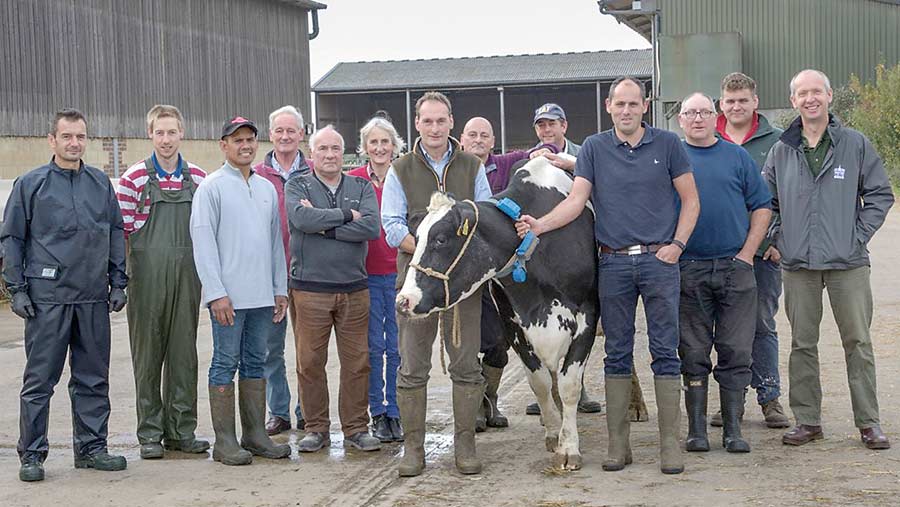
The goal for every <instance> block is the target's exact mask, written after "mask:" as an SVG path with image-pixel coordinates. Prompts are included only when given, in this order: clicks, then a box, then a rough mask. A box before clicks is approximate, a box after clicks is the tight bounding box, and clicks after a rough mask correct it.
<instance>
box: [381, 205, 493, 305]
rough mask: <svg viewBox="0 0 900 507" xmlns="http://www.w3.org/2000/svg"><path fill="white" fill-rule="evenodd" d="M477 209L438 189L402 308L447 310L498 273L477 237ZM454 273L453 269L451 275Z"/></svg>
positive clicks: (419, 232) (419, 236)
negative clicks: (495, 272) (495, 271)
mask: <svg viewBox="0 0 900 507" xmlns="http://www.w3.org/2000/svg"><path fill="white" fill-rule="evenodd" d="M478 220H479V217H478V213H477V210H476V208H475V206H474V204H473V203H471V202H470V201H466V202H456V201H455V200H453V198H451V197H449V196H447V195H446V194H442V193H439V192H435V193H434V194H433V195H432V196H431V202H430V203H429V204H428V214H427V215H425V218H424V219H422V222H421V223H420V224H419V225H418V227H417V228H416V232H415V236H416V250H415V252H414V253H413V256H412V261H411V262H410V267H409V270H408V271H407V272H406V279H405V280H404V282H403V287H402V288H401V289H400V293H399V294H397V310H398V311H399V312H400V313H402V314H404V315H407V316H420V317H424V316H425V315H428V314H430V313H433V312H436V311H440V310H446V309H448V308H450V307H452V306H453V305H455V304H456V303H458V302H459V301H461V300H462V299H464V298H466V297H467V296H469V295H470V294H471V293H472V292H474V291H475V290H476V289H478V287H479V286H480V285H481V284H482V283H484V281H485V280H488V279H489V278H491V277H492V276H493V275H494V268H493V267H492V266H491V263H490V261H489V259H488V258H487V256H486V255H485V251H486V245H485V243H484V241H483V240H482V239H481V238H480V237H479V236H478V234H477V229H478ZM448 271H449V273H448Z"/></svg>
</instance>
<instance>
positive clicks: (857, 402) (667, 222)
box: [516, 69, 894, 474]
mask: <svg viewBox="0 0 900 507" xmlns="http://www.w3.org/2000/svg"><path fill="white" fill-rule="evenodd" d="M789 88H790V100H791V104H792V105H793V107H794V109H795V110H796V111H797V112H798V117H797V118H796V119H795V120H794V121H793V122H792V123H791V124H790V126H789V127H788V128H787V130H785V131H784V132H781V131H779V130H776V129H773V128H772V127H771V126H770V125H769V124H768V122H767V121H766V119H765V118H764V117H763V116H762V115H760V114H759V113H758V112H757V111H756V109H757V107H758V104H759V99H758V96H757V95H756V85H755V83H754V81H753V80H752V79H751V78H750V77H749V76H746V75H744V74H741V73H732V74H729V75H728V76H726V77H725V78H724V80H723V82H722V88H721V97H720V100H719V104H720V107H721V110H722V112H721V113H717V111H716V105H715V101H714V100H713V98H711V97H709V96H706V95H704V94H702V93H694V94H691V95H689V96H687V97H685V98H684V100H683V101H682V102H681V110H680V112H679V118H678V121H679V124H680V127H681V129H682V130H683V132H684V140H679V139H678V138H677V137H676V136H675V134H673V133H671V132H666V131H663V130H660V129H657V128H654V127H651V126H649V125H647V124H646V123H643V122H642V121H641V117H642V116H643V114H644V113H646V111H647V107H648V102H647V100H646V98H645V97H646V93H645V90H644V86H643V83H641V82H640V81H638V80H635V79H633V78H629V77H623V78H620V79H618V80H616V81H615V82H613V84H612V85H611V87H610V91H609V97H608V98H607V100H606V109H607V111H608V112H609V114H610V116H611V117H612V121H613V125H614V127H613V128H612V129H610V130H608V131H606V132H601V133H599V134H595V135H592V136H589V137H588V138H587V139H586V140H585V142H584V144H583V145H582V149H581V152H580V154H579V156H578V159H577V162H576V168H575V181H574V184H573V187H572V191H571V193H570V194H569V196H568V197H567V198H566V199H565V200H564V201H563V202H562V203H560V204H559V205H558V206H557V207H556V208H554V209H553V210H552V211H551V212H550V213H548V214H547V215H545V216H543V217H537V218H536V217H532V216H529V215H524V216H523V217H522V218H521V220H520V221H519V222H518V223H517V225H516V227H517V229H518V230H519V233H520V235H524V234H525V233H526V232H528V231H531V232H532V233H534V234H537V235H540V234H545V233H547V232H549V231H552V230H554V229H556V228H559V227H562V226H564V225H565V224H567V223H568V222H570V221H571V220H573V219H574V218H575V217H576V216H577V215H578V213H580V211H581V210H582V209H583V207H584V205H585V203H586V202H587V201H588V200H589V199H590V200H591V201H592V203H593V206H594V210H595V211H596V216H597V220H596V224H595V238H596V240H597V243H598V245H599V247H598V248H599V269H598V272H599V275H598V276H599V293H600V294H599V298H600V319H601V325H602V327H603V331H604V332H605V335H606V342H605V349H606V358H605V364H604V373H605V388H606V402H607V409H608V413H607V427H608V433H609V451H608V457H607V459H606V461H604V462H603V469H604V470H609V471H615V470H621V469H623V468H625V467H626V466H627V465H629V464H630V463H631V462H632V453H631V446H630V442H629V419H628V404H629V401H630V394H631V381H630V374H631V372H632V358H633V349H634V317H635V309H636V304H637V300H638V297H640V298H641V299H642V301H643V304H644V310H645V312H646V316H647V327H648V329H647V334H648V336H649V345H650V355H651V358H652V364H651V368H652V370H653V374H654V381H655V390H656V402H657V409H658V421H659V432H660V440H659V447H660V468H661V471H662V472H663V473H673V474H674V473H681V472H682V471H683V470H684V458H683V453H682V452H681V443H680V436H679V433H680V417H681V411H680V403H681V401H680V400H681V393H682V391H684V392H685V393H686V395H685V405H686V409H687V414H688V428H689V430H688V435H687V439H686V442H685V446H684V447H685V449H686V450H687V451H689V452H703V451H709V450H710V444H709V438H708V432H707V427H706V426H707V420H706V418H707V398H708V390H709V387H708V386H709V384H708V379H709V375H710V373H712V374H713V376H714V378H715V380H716V381H717V383H718V384H719V399H720V407H721V410H720V412H719V413H718V414H716V416H715V417H714V418H713V419H714V421H713V423H714V424H715V423H716V422H717V423H718V425H721V426H724V427H723V431H722V446H723V447H724V448H725V449H726V450H727V451H728V452H749V451H750V445H749V443H748V442H747V441H746V440H745V439H744V438H743V437H742V435H741V420H742V418H743V416H744V395H745V391H746V389H747V387H748V386H752V387H754V388H755V389H756V393H757V401H758V403H759V405H760V406H761V410H762V413H763V416H764V418H765V422H766V424H767V426H769V427H771V428H782V427H788V426H789V424H788V419H787V417H786V416H785V414H784V411H783V409H782V407H781V405H780V403H779V401H778V398H779V396H780V381H779V376H778V340H777V334H776V332H775V321H774V315H775V313H776V311H777V308H778V299H779V295H780V291H781V286H782V283H781V281H782V280H781V277H782V275H783V277H784V292H785V306H786V310H787V317H788V321H789V322H790V325H791V338H792V344H791V356H790V361H789V369H788V373H789V376H790V407H791V410H792V411H793V413H794V418H795V419H796V425H795V426H794V427H793V428H791V429H790V430H789V431H787V432H786V433H785V434H784V435H783V436H782V442H783V443H784V444H786V445H794V446H799V445H804V444H807V443H809V442H812V441H814V440H818V439H821V438H823V436H824V434H823V431H822V421H821V404H822V390H821V385H820V380H819V379H820V376H819V361H818V341H819V326H820V322H821V318H822V290H823V288H824V289H826V290H827V291H828V295H829V300H830V302H831V307H832V311H833V314H834V317H835V320H836V321H837V324H838V331H839V334H840V337H841V343H842V345H843V347H844V352H845V359H846V362H847V373H848V380H849V384H850V396H851V401H852V407H853V414H854V423H855V425H856V426H857V428H858V429H859V433H860V439H861V440H862V443H863V444H864V445H865V446H866V447H867V448H869V449H887V448H889V447H890V441H889V439H888V438H887V436H885V434H884V433H883V432H882V430H881V427H880V420H879V413H878V400H877V394H876V388H875V362H874V356H873V351H872V341H871V336H870V333H869V327H870V324H871V320H872V306H873V304H872V292H871V286H870V283H869V276H870V262H869V254H868V250H867V248H866V245H867V244H868V242H869V240H870V239H871V238H872V236H873V234H874V233H875V231H876V230H878V228H879V227H881V225H882V224H883V223H884V220H885V217H886V215H887V212H888V210H889V209H890V207H891V206H892V205H893V202H894V196H893V193H892V190H891V185H890V181H889V179H888V176H887V173H886V172H885V169H884V166H883V164H882V161H881V158H880V157H879V156H878V154H877V153H876V152H875V150H874V148H873V147H872V144H871V143H870V142H869V141H868V140H867V139H866V138H865V136H864V135H862V134H861V133H859V132H857V131H855V130H852V129H850V128H847V127H845V126H843V125H841V123H840V121H839V120H838V119H837V118H835V117H834V115H832V114H831V113H830V112H829V106H830V104H831V102H832V98H833V92H832V88H831V84H830V81H829V79H828V77H827V76H826V75H825V74H824V73H822V72H820V71H818V70H812V69H807V70H804V71H801V72H799V73H798V74H796V75H795V76H794V77H793V79H792V80H791V82H790V85H789ZM741 146H743V147H741ZM623 190H624V191H623ZM713 347H715V349H716V355H717V360H716V364H715V365H713V364H712V361H711V359H710V352H711V351H712V348H713ZM715 419H718V421H715Z"/></svg>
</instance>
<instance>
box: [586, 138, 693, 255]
mask: <svg viewBox="0 0 900 507" xmlns="http://www.w3.org/2000/svg"><path fill="white" fill-rule="evenodd" d="M643 126H644V137H643V138H641V141H640V142H639V143H638V144H637V145H636V146H631V145H629V144H628V143H626V142H624V141H622V140H620V139H619V138H618V136H616V133H615V130H614V129H610V130H607V131H605V132H600V133H599V134H594V135H592V136H590V137H588V138H587V139H585V140H584V144H583V145H582V146H581V152H580V153H579V154H578V161H577V162H576V165H575V176H580V177H582V178H584V179H586V180H588V181H590V182H591V184H592V185H593V188H592V189H591V199H592V201H593V203H594V210H595V211H596V214H597V219H596V220H595V221H594V236H595V237H596V239H597V241H598V242H599V243H600V244H602V245H605V246H607V247H610V248H613V249H616V250H620V249H622V248H626V247H629V246H632V245H652V244H656V243H668V242H670V241H672V238H673V237H674V236H675V226H676V225H677V223H678V194H677V192H676V191H675V187H674V185H672V180H673V179H675V178H677V177H679V176H681V175H682V174H685V173H689V172H691V163H690V160H688V156H687V153H685V151H684V146H683V145H682V143H681V140H680V139H678V136H676V135H675V134H673V133H672V132H668V131H666V130H660V129H657V128H654V127H651V126H649V125H647V124H646V123H644V124H643Z"/></svg>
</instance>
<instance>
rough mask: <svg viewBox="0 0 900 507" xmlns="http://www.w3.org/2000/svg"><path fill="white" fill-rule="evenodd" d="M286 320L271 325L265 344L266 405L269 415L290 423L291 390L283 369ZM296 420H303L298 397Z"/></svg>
mask: <svg viewBox="0 0 900 507" xmlns="http://www.w3.org/2000/svg"><path fill="white" fill-rule="evenodd" d="M287 324H288V319H284V320H282V321H281V322H279V323H277V324H273V326H274V329H273V330H272V333H271V334H270V335H269V340H268V343H267V344H266V364H265V375H266V404H268V405H269V414H270V415H273V416H276V417H280V418H281V419H283V420H285V421H288V422H290V421H291V416H290V410H291V390H290V388H289V387H288V380H287V372H286V371H285V368H284V338H285V336H286V334H287ZM294 414H296V416H297V419H298V420H299V419H303V414H302V413H301V412H300V397H299V396H297V406H296V407H295V408H294Z"/></svg>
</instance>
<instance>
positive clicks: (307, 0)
mask: <svg viewBox="0 0 900 507" xmlns="http://www.w3.org/2000/svg"><path fill="white" fill-rule="evenodd" d="M276 1H278V2H281V3H285V4H290V5H293V6H295V7H300V8H301V9H307V10H310V11H312V10H320V9H327V8H328V6H327V5H325V4H323V3H319V2H313V1H312V0H276Z"/></svg>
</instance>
